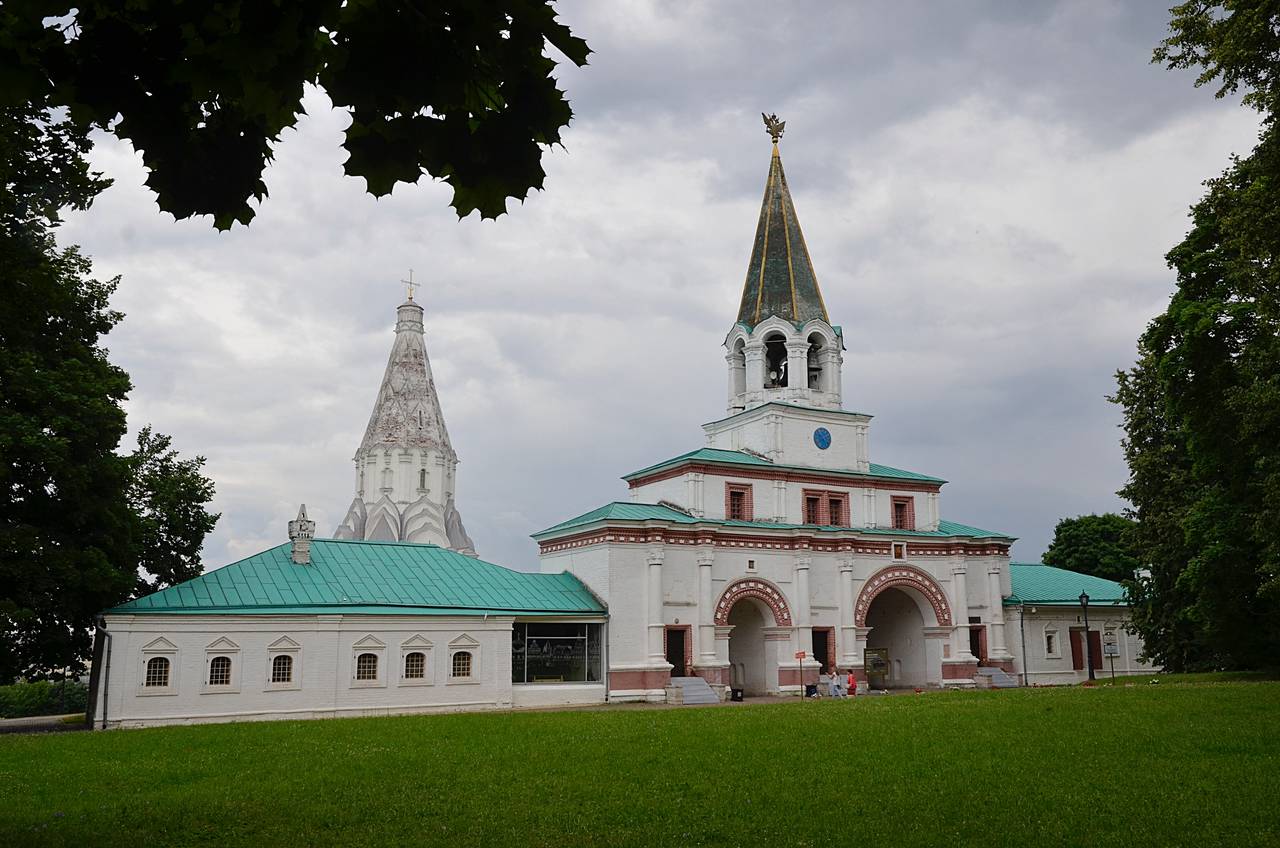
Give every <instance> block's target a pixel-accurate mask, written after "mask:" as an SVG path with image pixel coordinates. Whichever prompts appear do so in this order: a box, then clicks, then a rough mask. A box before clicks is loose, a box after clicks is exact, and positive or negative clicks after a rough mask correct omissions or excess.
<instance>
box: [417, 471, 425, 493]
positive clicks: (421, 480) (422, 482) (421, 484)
mask: <svg viewBox="0 0 1280 848" xmlns="http://www.w3.org/2000/svg"><path fill="white" fill-rule="evenodd" d="M418 488H419V489H426V488H427V469H425V468H419V469H418Z"/></svg>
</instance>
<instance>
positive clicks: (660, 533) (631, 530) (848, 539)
mask: <svg viewBox="0 0 1280 848" xmlns="http://www.w3.org/2000/svg"><path fill="white" fill-rule="evenodd" d="M778 532H779V534H780V535H776V536H766V535H763V534H756V533H749V532H743V531H742V529H741V528H738V527H733V528H727V529H726V530H725V531H723V532H722V531H721V530H720V529H719V528H717V527H708V528H705V529H702V530H679V529H676V528H668V527H601V528H597V529H595V530H588V531H585V532H581V533H573V534H571V535H566V536H561V537H559V538H556V539H546V540H544V541H541V542H539V543H538V549H539V552H540V553H544V554H549V553H555V552H557V551H566V550H573V549H576V548H584V547H589V546H591V545H653V544H664V545H713V546H715V547H717V548H756V549H761V550H775V551H817V552H819V553H856V554H870V555H872V556H884V557H887V556H890V554H891V551H890V548H889V544H890V543H889V542H887V541H880V540H871V539H863V538H859V537H860V536H861V535H863V534H865V535H868V536H874V535H876V530H875V528H873V527H867V528H850V529H847V530H845V529H841V530H819V531H813V530H805V531H790V530H780V531H778ZM1008 555H1009V545H1008V544H1005V543H1001V542H923V541H912V542H908V543H907V556H908V557H911V558H925V557H935V556H971V557H978V556H1008Z"/></svg>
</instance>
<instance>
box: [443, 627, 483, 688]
mask: <svg viewBox="0 0 1280 848" xmlns="http://www.w3.org/2000/svg"><path fill="white" fill-rule="evenodd" d="M461 653H469V654H471V669H470V674H468V675H467V676H466V677H455V676H454V674H453V663H454V657H456V656H457V655H458V654H461ZM445 676H446V680H447V681H448V684H447V685H451V686H466V685H470V684H475V683H479V682H480V643H479V642H477V641H476V640H475V639H473V638H471V637H470V636H468V635H467V634H466V633H462V634H459V635H458V636H457V638H455V639H454V640H453V641H451V642H450V643H449V660H448V665H446V666H445Z"/></svg>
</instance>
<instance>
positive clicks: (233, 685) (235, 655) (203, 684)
mask: <svg viewBox="0 0 1280 848" xmlns="http://www.w3.org/2000/svg"><path fill="white" fill-rule="evenodd" d="M218 642H222V643H224V645H223V646H222V647H215V646H216V645H217V644H218V643H217V642H215V643H213V644H212V645H209V646H208V647H206V648H205V649H204V676H203V677H202V678H201V679H200V694H201V695H222V694H228V693H231V694H234V693H237V692H239V691H240V647H239V646H238V645H236V644H234V643H233V642H232V641H231V640H230V639H227V638H225V637H224V638H222V639H219V640H218ZM214 657H226V658H227V659H229V660H231V682H230V683H228V684H226V685H225V686H215V685H213V684H211V683H210V682H209V671H210V666H211V665H212V664H213V658H214Z"/></svg>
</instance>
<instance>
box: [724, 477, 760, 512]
mask: <svg viewBox="0 0 1280 848" xmlns="http://www.w3.org/2000/svg"><path fill="white" fill-rule="evenodd" d="M754 489H755V487H754V486H752V485H751V484H750V483H725V484H724V517H725V519H726V520H728V521H755V493H754ZM734 495H741V496H742V515H740V516H735V515H734V514H733V496H734Z"/></svg>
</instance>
